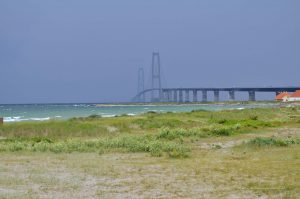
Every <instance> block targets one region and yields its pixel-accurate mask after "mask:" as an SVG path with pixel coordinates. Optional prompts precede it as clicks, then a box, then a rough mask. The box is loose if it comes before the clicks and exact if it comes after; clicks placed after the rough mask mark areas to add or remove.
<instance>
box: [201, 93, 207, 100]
mask: <svg viewBox="0 0 300 199" xmlns="http://www.w3.org/2000/svg"><path fill="white" fill-rule="evenodd" d="M202 102H207V91H202Z"/></svg>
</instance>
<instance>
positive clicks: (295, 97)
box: [288, 90, 300, 101]
mask: <svg viewBox="0 0 300 199" xmlns="http://www.w3.org/2000/svg"><path fill="white" fill-rule="evenodd" d="M288 101H300V90H296V91H295V92H294V93H292V94H291V95H290V96H289V97H288Z"/></svg>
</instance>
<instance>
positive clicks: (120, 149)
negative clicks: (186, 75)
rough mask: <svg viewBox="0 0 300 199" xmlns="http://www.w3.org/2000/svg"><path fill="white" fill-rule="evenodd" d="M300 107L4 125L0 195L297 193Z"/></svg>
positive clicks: (0, 130)
mask: <svg viewBox="0 0 300 199" xmlns="http://www.w3.org/2000/svg"><path fill="white" fill-rule="evenodd" d="M299 129H300V107H292V108H288V107H283V108H265V109H261V108H259V109H244V110H226V111H216V112H212V111H203V110H195V111H192V112H187V113H145V114H143V115H139V116H133V117H132V116H126V115H122V116H119V117H114V118H101V117H99V116H97V115H93V116H90V117H87V118H72V119H70V120H67V121H45V122H20V123H10V124H4V125H2V126H0V155H1V156H0V176H1V177H0V198H18V197H22V198H39V197H44V196H45V195H46V196H47V197H48V196H49V197H51V198H61V197H69V198H74V197H82V198H95V197H100V198H132V197H141V196H142V197H145V198H234V197H235V198H243V197H245V196H248V197H249V198H257V197H264V198H297V197H298V196H299V195H300V189H299V187H300V184H299V182H300V169H299V164H300V138H299V137H300V135H299V132H300V130H299Z"/></svg>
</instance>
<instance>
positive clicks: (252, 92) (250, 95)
mask: <svg viewBox="0 0 300 199" xmlns="http://www.w3.org/2000/svg"><path fill="white" fill-rule="evenodd" d="M248 93H249V101H255V91H249V92H248Z"/></svg>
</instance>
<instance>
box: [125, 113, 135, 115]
mask: <svg viewBox="0 0 300 199" xmlns="http://www.w3.org/2000/svg"><path fill="white" fill-rule="evenodd" d="M127 115H128V116H134V115H136V114H134V113H127Z"/></svg>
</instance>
